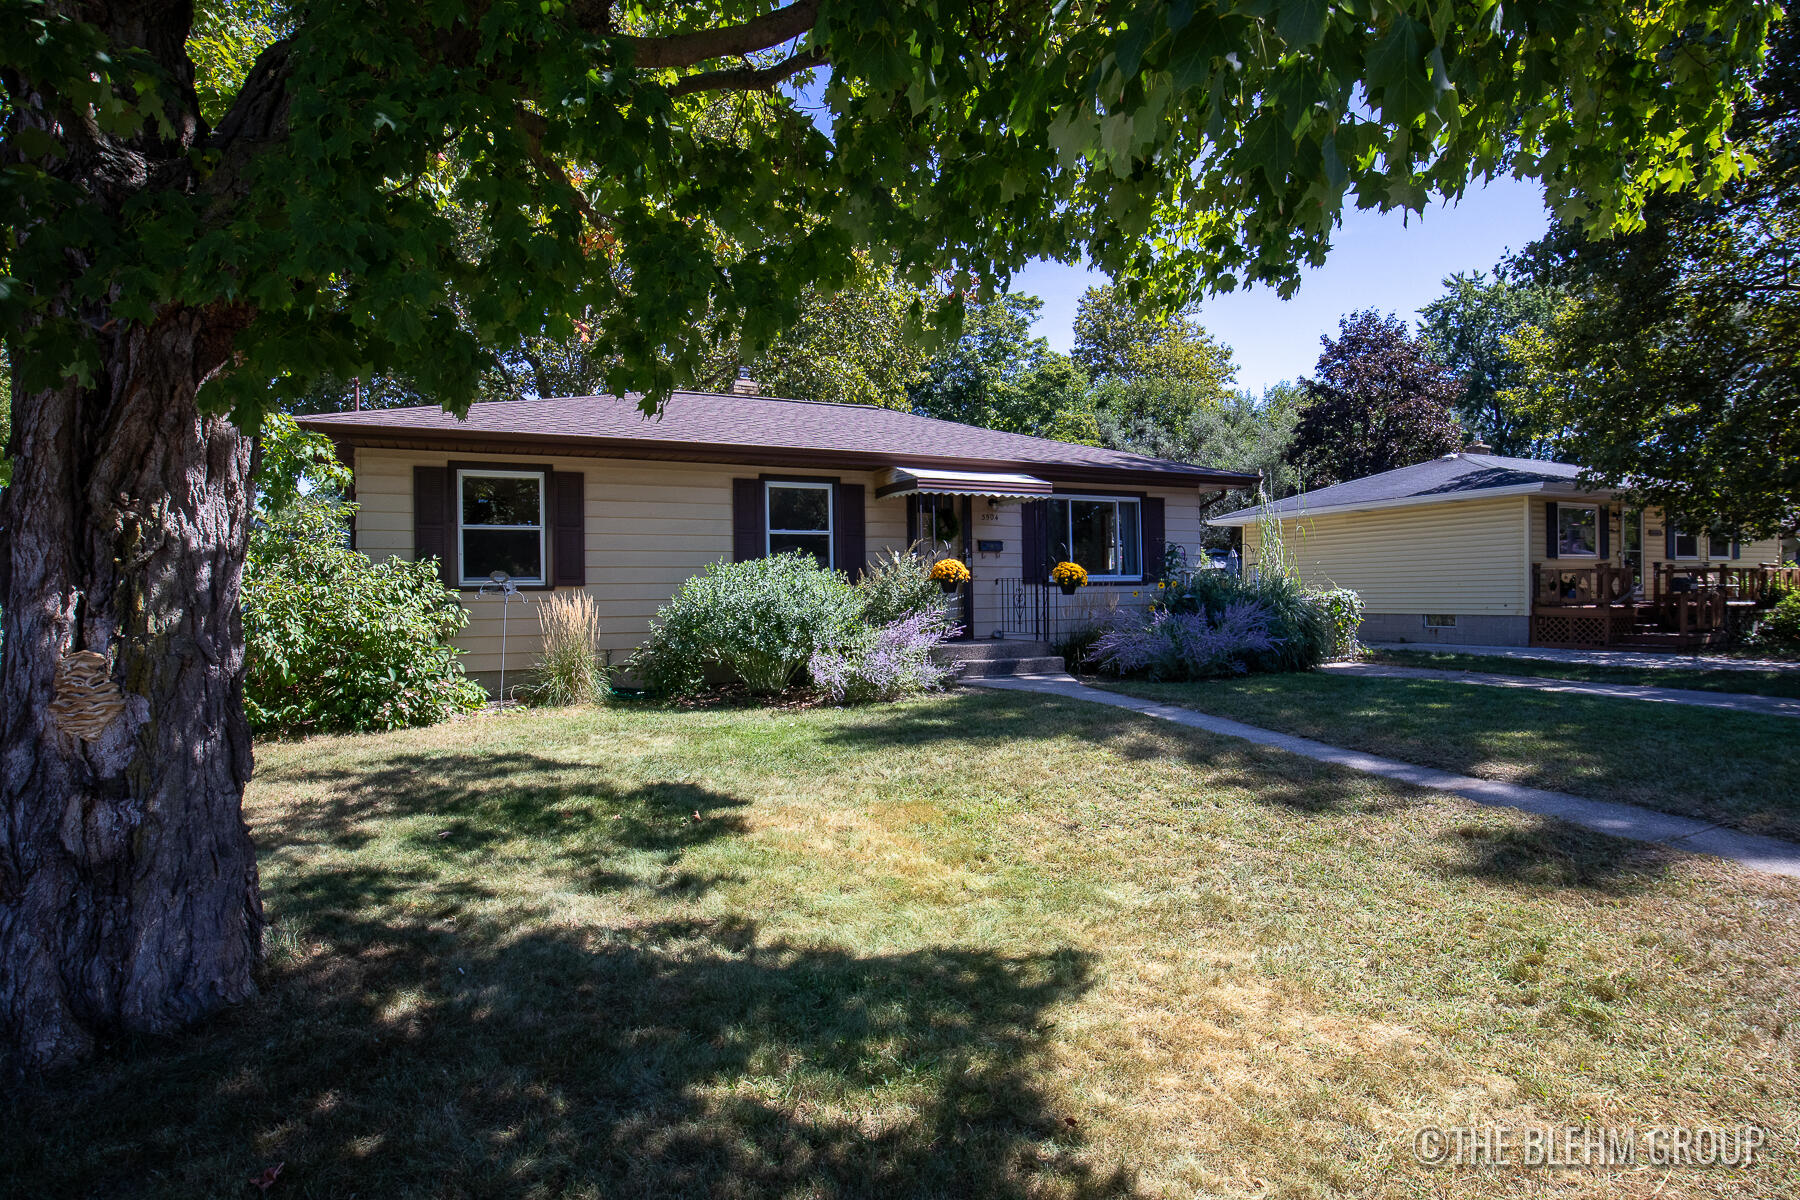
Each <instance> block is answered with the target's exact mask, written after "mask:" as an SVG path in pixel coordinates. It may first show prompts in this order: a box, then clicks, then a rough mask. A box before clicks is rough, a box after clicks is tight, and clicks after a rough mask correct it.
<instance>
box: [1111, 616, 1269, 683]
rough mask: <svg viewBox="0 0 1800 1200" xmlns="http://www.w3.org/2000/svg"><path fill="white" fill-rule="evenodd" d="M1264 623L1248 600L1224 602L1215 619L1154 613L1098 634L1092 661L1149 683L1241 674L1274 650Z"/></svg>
mask: <svg viewBox="0 0 1800 1200" xmlns="http://www.w3.org/2000/svg"><path fill="white" fill-rule="evenodd" d="M1269 625H1270V613H1269V611H1268V610H1267V609H1266V608H1264V607H1263V606H1262V605H1259V604H1257V603H1255V602H1254V601H1249V600H1239V601H1235V602H1233V603H1231V604H1227V605H1226V606H1225V607H1224V608H1223V609H1222V610H1221V611H1220V612H1219V613H1218V615H1216V616H1209V615H1208V614H1207V613H1205V612H1193V613H1172V612H1169V611H1167V610H1165V609H1157V610H1155V611H1152V612H1150V613H1148V614H1146V615H1145V616H1144V617H1143V618H1141V619H1139V620H1136V621H1122V622H1119V623H1116V624H1115V625H1114V626H1113V627H1112V628H1110V629H1108V630H1107V631H1106V632H1105V633H1103V634H1101V635H1100V638H1099V640H1098V641H1097V642H1095V643H1094V649H1093V653H1092V659H1093V661H1095V662H1096V663H1098V664H1099V665H1100V666H1102V667H1103V668H1105V669H1107V670H1109V671H1114V672H1117V673H1118V674H1120V675H1142V676H1144V677H1146V678H1148V679H1152V680H1185V679H1208V678H1212V677H1215V676H1219V675H1242V674H1244V673H1245V672H1247V671H1248V670H1249V669H1250V667H1251V664H1252V663H1253V662H1254V661H1255V660H1256V658H1257V657H1258V656H1260V655H1262V654H1265V653H1267V652H1268V651H1270V650H1273V649H1274V648H1275V647H1276V645H1277V643H1278V641H1279V639H1278V638H1276V637H1275V636H1274V635H1273V634H1272V633H1271V632H1270V628H1269Z"/></svg>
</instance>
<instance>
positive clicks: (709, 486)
mask: <svg viewBox="0 0 1800 1200" xmlns="http://www.w3.org/2000/svg"><path fill="white" fill-rule="evenodd" d="M452 457H455V458H457V459H463V458H468V459H475V460H479V461H481V462H483V463H494V464H511V465H518V466H525V465H544V466H548V467H550V469H551V470H553V471H557V472H564V471H579V472H581V474H582V476H583V480H584V491H585V515H584V522H585V527H586V540H587V545H586V566H587V591H589V592H590V593H592V594H593V596H594V598H595V599H596V600H597V601H598V603H599V609H600V615H601V621H602V624H603V630H602V642H601V645H602V647H603V649H605V650H607V651H609V652H610V653H611V655H612V657H613V660H614V661H615V662H618V661H620V660H622V659H623V658H624V656H625V655H626V654H628V653H629V652H630V651H631V650H632V649H634V648H635V647H637V646H638V645H639V644H641V643H642V642H643V640H644V638H645V637H646V636H647V635H648V634H649V631H650V620H651V618H652V617H653V616H654V615H655V613H656V610H657V608H659V607H660V606H661V605H662V604H663V603H664V602H665V601H667V600H668V598H669V597H670V596H671V595H673V594H674V592H675V591H676V590H677V589H678V588H679V587H680V586H681V583H682V581H683V580H685V579H687V578H688V577H689V576H691V575H694V574H696V573H698V572H699V571H700V570H701V569H702V568H704V567H705V566H706V564H707V563H710V562H716V561H719V560H721V559H728V558H730V557H731V551H732V515H731V501H732V497H731V481H732V480H733V479H742V478H753V477H755V476H757V475H762V474H769V475H814V476H821V475H823V476H831V477H834V478H837V479H840V480H842V481H843V482H845V483H860V484H862V485H863V486H864V488H865V493H864V495H865V507H864V523H865V528H866V537H867V549H868V554H869V557H870V558H871V559H872V558H874V557H875V556H877V555H878V554H880V553H881V551H882V550H883V549H885V548H888V547H893V548H896V549H898V548H902V547H904V546H905V544H906V502H905V501H904V500H903V499H901V498H899V497H893V498H889V499H885V500H878V499H876V498H875V487H876V478H875V476H874V475H873V474H871V473H867V472H857V471H836V470H824V469H821V470H812V471H794V470H792V469H789V468H780V467H772V466H755V465H727V464H716V463H682V462H658V461H642V460H634V459H598V458H576V457H556V456H547V455H534V456H530V457H521V456H507V455H490V454H480V453H469V454H467V455H456V456H451V455H447V454H444V453H442V452H424V451H406V450H383V449H370V448H366V447H365V448H359V449H358V450H357V451H356V452H355V464H354V465H355V472H356V499H357V502H358V504H359V506H360V507H359V510H358V512H357V517H356V545H357V548H358V549H359V550H361V551H363V552H364V553H366V554H368V555H369V556H370V557H371V558H375V559H377V560H380V559H385V558H390V557H392V558H403V559H410V558H411V557H412V556H413V494H412V493H413V468H414V467H415V466H430V467H441V466H444V465H445V464H446V462H448V461H449V460H450V459H451V458H452ZM1129 490H1132V491H1136V490H1138V489H1129ZM1148 494H1150V495H1157V496H1162V497H1163V498H1164V501H1165V504H1164V522H1165V527H1166V533H1165V536H1166V538H1167V539H1168V540H1170V541H1174V542H1176V543H1177V544H1180V545H1182V546H1183V547H1184V548H1186V549H1187V551H1188V553H1189V554H1190V556H1191V555H1193V554H1194V553H1196V552H1197V551H1198V548H1199V544H1200V527H1201V521H1200V510H1199V499H1198V495H1197V493H1196V491H1195V490H1194V489H1191V488H1185V489H1164V490H1153V491H1151V492H1149V493H1148ZM970 515H971V517H972V518H973V519H972V521H971V528H970V530H969V532H968V537H969V539H970V549H971V551H972V553H971V556H970V558H971V569H972V572H973V574H974V577H975V590H974V595H975V619H974V632H975V634H976V636H978V637H987V636H989V635H990V634H991V633H992V631H993V629H994V628H996V627H997V626H998V625H999V624H1000V623H1001V622H1000V612H999V609H998V608H997V607H996V606H997V604H998V602H999V599H1000V595H999V588H998V587H997V581H998V580H1001V579H1008V580H1012V579H1017V578H1018V576H1019V574H1020V567H1019V563H1020V536H1019V535H1020V525H1021V522H1020V506H1019V504H1018V503H1017V502H1011V501H1003V502H1001V503H999V504H995V505H990V504H989V503H988V501H986V500H985V499H981V498H979V497H977V498H975V499H974V500H972V501H971V514H970ZM983 540H986V541H999V542H1002V543H1003V546H1004V548H1003V550H1002V551H1001V552H999V553H997V554H996V553H988V554H983V553H980V552H979V551H977V550H976V545H975V543H977V542H978V541H983ZM1151 586H1152V587H1154V584H1152V585H1151ZM1126 590H1127V591H1129V590H1137V589H1136V588H1128V589H1126ZM548 594H549V593H548V592H547V591H544V590H536V591H523V592H520V593H519V597H518V598H515V599H514V600H513V601H512V602H511V606H510V609H509V610H508V613H507V617H506V639H507V646H506V662H507V669H508V670H509V671H512V670H523V669H525V668H527V667H529V666H530V665H531V663H532V662H533V661H535V659H536V656H537V653H538V649H539V644H538V635H537V614H536V609H535V606H536V604H537V602H538V601H539V600H541V599H543V598H544V597H545V596H546V595H548ZM461 596H462V601H463V604H464V606H465V607H466V608H468V610H469V613H470V619H469V624H468V626H467V627H466V628H465V629H464V630H463V633H462V634H461V635H460V636H459V637H458V638H457V645H458V647H459V648H461V649H462V650H464V651H465V652H466V655H465V658H464V660H463V662H464V666H465V667H466V668H467V669H468V670H470V671H473V672H493V671H498V670H499V669H500V641H501V615H502V614H501V601H500V600H499V599H498V598H490V597H482V596H479V595H477V594H476V593H475V592H473V591H464V592H462V593H461Z"/></svg>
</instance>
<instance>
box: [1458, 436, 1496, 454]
mask: <svg viewBox="0 0 1800 1200" xmlns="http://www.w3.org/2000/svg"><path fill="white" fill-rule="evenodd" d="M1493 452H1494V448H1493V447H1492V446H1490V445H1488V444H1487V443H1486V442H1484V441H1482V440H1481V439H1480V438H1476V439H1475V440H1474V441H1472V442H1470V443H1469V444H1468V445H1466V446H1464V447H1463V453H1464V454H1492V453H1493Z"/></svg>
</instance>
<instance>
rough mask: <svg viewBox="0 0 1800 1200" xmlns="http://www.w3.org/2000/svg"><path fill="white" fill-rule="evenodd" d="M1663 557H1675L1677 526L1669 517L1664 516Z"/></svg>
mask: <svg viewBox="0 0 1800 1200" xmlns="http://www.w3.org/2000/svg"><path fill="white" fill-rule="evenodd" d="M1663 557H1664V558H1674V557H1675V526H1674V525H1672V524H1670V523H1669V519H1668V518H1667V517H1664V518H1663Z"/></svg>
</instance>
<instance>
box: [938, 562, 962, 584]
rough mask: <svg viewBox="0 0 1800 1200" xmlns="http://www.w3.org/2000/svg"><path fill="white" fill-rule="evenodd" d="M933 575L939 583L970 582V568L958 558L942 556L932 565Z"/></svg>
mask: <svg viewBox="0 0 1800 1200" xmlns="http://www.w3.org/2000/svg"><path fill="white" fill-rule="evenodd" d="M931 577H932V578H933V579H935V580H936V581H937V582H939V583H955V584H963V583H967V582H969V568H968V567H966V566H964V565H963V563H962V560H961V559H958V558H940V559H939V560H938V561H937V562H935V563H933V564H932V566H931Z"/></svg>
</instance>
